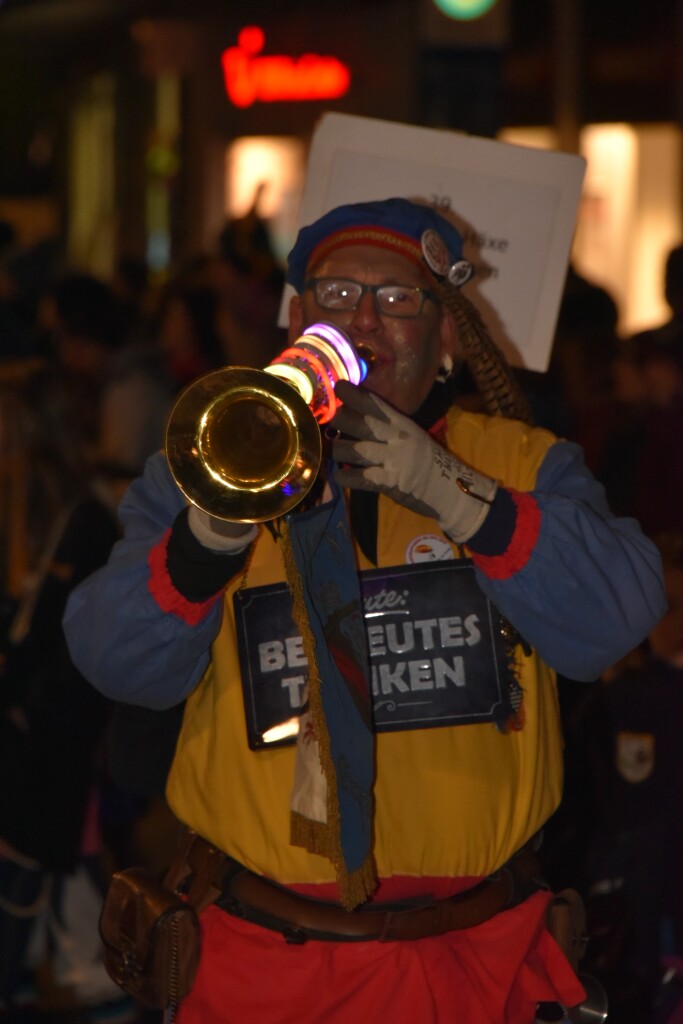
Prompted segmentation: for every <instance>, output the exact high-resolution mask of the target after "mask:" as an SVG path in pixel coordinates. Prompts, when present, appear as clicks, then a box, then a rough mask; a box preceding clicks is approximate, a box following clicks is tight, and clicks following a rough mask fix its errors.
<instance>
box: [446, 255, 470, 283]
mask: <svg viewBox="0 0 683 1024" xmlns="http://www.w3.org/2000/svg"><path fill="white" fill-rule="evenodd" d="M473 273H474V267H473V266H472V264H471V263H470V261H469V260H458V262H457V263H454V264H453V266H452V267H449V268H448V275H447V276H448V280H449V281H450V282H451V284H452V285H453V286H454V287H455V288H459V287H460V286H461V285H463V284H464V283H465V281H469V279H470V278H471V277H472V274H473Z"/></svg>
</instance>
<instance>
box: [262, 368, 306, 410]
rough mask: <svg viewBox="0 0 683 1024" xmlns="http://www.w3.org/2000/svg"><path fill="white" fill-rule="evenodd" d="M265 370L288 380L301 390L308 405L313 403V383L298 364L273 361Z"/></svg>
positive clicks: (300, 392)
mask: <svg viewBox="0 0 683 1024" xmlns="http://www.w3.org/2000/svg"><path fill="white" fill-rule="evenodd" d="M265 370H266V373H272V374H273V376H274V377H280V378H281V379H282V380H284V381H287V383H288V384H291V385H292V387H293V388H295V389H296V390H297V391H298V392H299V394H300V395H301V397H302V398H303V400H304V402H305V403H306V405H310V404H311V402H312V401H313V384H312V382H311V380H310V378H309V377H308V375H307V374H306V373H305V372H304V371H303V370H302V369H300V368H299V367H298V366H292V365H291V364H290V363H272V364H271V365H270V366H266V368H265Z"/></svg>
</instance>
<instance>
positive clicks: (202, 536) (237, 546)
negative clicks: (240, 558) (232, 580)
mask: <svg viewBox="0 0 683 1024" xmlns="http://www.w3.org/2000/svg"><path fill="white" fill-rule="evenodd" d="M187 522H188V526H189V527H190V530H191V531H192V533H193V534H194V536H195V537H196V538H197V540H198V541H199V543H200V544H203V545H204V547H205V548H209V549H210V550H211V551H220V552H221V553H222V554H226V553H230V554H233V555H236V554H239V552H240V551H244V550H245V549H246V548H248V547H249V545H250V544H251V542H252V541H253V540H254V539H255V537H256V535H257V533H258V527H257V526H256V524H255V523H232V522H228V521H227V520H225V519H216V517H215V516H210V515H209V513H208V512H205V511H204V510H203V509H201V508H197V506H196V505H190V511H189V514H188V517H187Z"/></svg>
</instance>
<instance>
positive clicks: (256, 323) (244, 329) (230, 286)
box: [212, 192, 287, 368]
mask: <svg viewBox="0 0 683 1024" xmlns="http://www.w3.org/2000/svg"><path fill="white" fill-rule="evenodd" d="M257 203H258V192H257V195H256V198H255V200H254V203H253V204H252V207H251V209H250V210H249V211H248V212H247V213H246V214H245V215H244V216H243V217H235V218H233V219H232V220H229V221H228V222H227V223H226V224H225V226H224V227H223V229H222V231H221V233H220V235H219V239H218V253H217V256H218V258H217V260H216V261H215V263H214V264H213V269H212V280H213V282H214V284H215V287H216V288H217V290H218V294H219V297H220V305H219V320H218V329H219V331H220V333H221V336H222V338H223V343H224V346H225V351H226V358H227V361H228V362H229V363H231V364H232V365H234V366H254V367H257V368H260V367H263V366H266V365H267V364H268V363H269V362H270V361H271V359H273V358H274V357H275V356H276V355H277V353H278V352H280V351H281V350H282V349H283V348H284V342H285V341H286V334H287V332H286V330H285V329H282V328H278V327H277V326H276V324H277V319H278V313H279V308H280V302H281V300H282V289H283V286H284V271H283V268H282V267H281V266H280V264H279V262H278V260H277V257H276V255H275V252H274V249H273V246H272V243H271V240H270V235H269V233H268V226H267V224H266V222H265V221H264V220H263V219H262V218H261V217H259V216H258V214H257V212H256V209H257Z"/></svg>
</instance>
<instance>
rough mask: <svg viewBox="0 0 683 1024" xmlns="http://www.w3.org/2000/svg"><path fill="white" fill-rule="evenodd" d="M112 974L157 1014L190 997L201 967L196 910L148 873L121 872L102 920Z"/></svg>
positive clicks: (106, 960)
mask: <svg viewBox="0 0 683 1024" xmlns="http://www.w3.org/2000/svg"><path fill="white" fill-rule="evenodd" d="M100 935H101V937H102V942H103V943H104V965H105V967H106V970H107V973H108V974H109V976H110V977H111V978H112V980H113V981H115V982H116V984H117V985H119V986H120V987H121V988H122V989H123V990H124V991H125V992H127V993H128V994H129V995H130V996H132V997H133V998H134V999H136V1000H137V1001H138V1002H140V1003H141V1004H142V1005H143V1006H145V1007H147V1008H149V1009H153V1010H164V1009H166V1008H167V1007H168V1006H171V1005H177V1003H178V1002H179V1001H180V1000H181V999H182V998H183V996H185V995H187V993H188V992H189V990H190V988H191V987H192V984H193V982H194V977H195V974H196V971H197V965H198V963H199V949H200V931H199V919H198V917H197V913H196V911H195V909H194V908H193V907H192V906H190V905H189V904H188V903H186V902H185V901H184V900H182V899H181V898H180V897H179V896H178V895H176V893H174V892H172V891H171V890H170V889H168V888H166V887H165V886H164V885H163V884H162V883H161V882H159V881H158V880H157V879H156V878H154V876H153V875H152V874H151V873H150V872H148V871H146V870H145V869H143V868H127V869H126V870H125V871H119V872H117V873H116V874H115V875H114V876H113V878H112V880H111V883H110V886H109V890H108V892H107V896H106V899H105V902H104V906H103V908H102V914H101V916H100Z"/></svg>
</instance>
